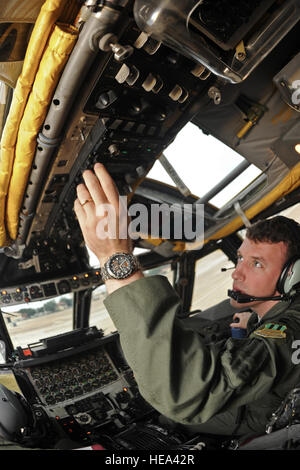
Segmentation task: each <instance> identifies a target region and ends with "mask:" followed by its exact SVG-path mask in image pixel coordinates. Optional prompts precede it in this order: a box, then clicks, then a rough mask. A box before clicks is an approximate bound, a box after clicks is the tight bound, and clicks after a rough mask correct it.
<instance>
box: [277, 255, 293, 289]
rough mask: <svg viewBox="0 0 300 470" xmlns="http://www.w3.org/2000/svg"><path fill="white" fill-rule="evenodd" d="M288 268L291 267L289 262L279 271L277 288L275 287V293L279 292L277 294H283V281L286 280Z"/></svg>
mask: <svg viewBox="0 0 300 470" xmlns="http://www.w3.org/2000/svg"><path fill="white" fill-rule="evenodd" d="M290 266H291V260H289V261H288V262H287V263H285V265H284V266H283V268H282V271H281V274H280V276H279V279H278V281H277V286H276V288H277V291H278V292H279V294H285V292H284V284H285V280H286V277H287V274H288V272H289V269H290Z"/></svg>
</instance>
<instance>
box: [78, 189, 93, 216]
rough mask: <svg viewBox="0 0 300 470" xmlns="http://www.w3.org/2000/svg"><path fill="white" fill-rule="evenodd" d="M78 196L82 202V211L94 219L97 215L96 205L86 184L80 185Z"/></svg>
mask: <svg viewBox="0 0 300 470" xmlns="http://www.w3.org/2000/svg"><path fill="white" fill-rule="evenodd" d="M77 196H78V199H79V202H80V205H81V207H82V209H83V210H84V211H85V213H86V215H87V216H89V217H93V216H94V214H95V203H94V200H93V198H92V197H91V194H90V192H89V191H88V189H87V188H86V186H85V185H84V184H79V185H78V186H77Z"/></svg>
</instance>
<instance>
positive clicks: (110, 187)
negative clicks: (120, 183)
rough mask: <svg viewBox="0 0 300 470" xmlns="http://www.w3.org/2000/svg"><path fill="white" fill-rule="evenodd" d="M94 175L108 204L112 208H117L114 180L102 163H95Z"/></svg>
mask: <svg viewBox="0 0 300 470" xmlns="http://www.w3.org/2000/svg"><path fill="white" fill-rule="evenodd" d="M94 171H95V174H96V176H97V178H98V180H99V182H100V185H101V187H102V188H103V191H104V193H105V195H106V197H107V200H108V202H110V203H111V204H112V205H113V206H115V207H118V205H119V192H118V189H117V187H116V185H115V182H114V180H113V179H112V177H111V176H110V174H109V173H108V171H107V170H106V168H105V166H104V165H102V163H96V165H95V166H94Z"/></svg>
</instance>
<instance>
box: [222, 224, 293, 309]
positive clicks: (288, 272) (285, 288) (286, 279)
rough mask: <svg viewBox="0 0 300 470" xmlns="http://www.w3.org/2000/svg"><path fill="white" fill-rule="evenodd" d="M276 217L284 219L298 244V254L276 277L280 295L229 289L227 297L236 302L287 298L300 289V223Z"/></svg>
mask: <svg viewBox="0 0 300 470" xmlns="http://www.w3.org/2000/svg"><path fill="white" fill-rule="evenodd" d="M278 217H282V218H283V219H284V220H285V223H286V224H287V225H288V226H289V228H290V230H291V232H292V233H293V234H294V236H295V240H296V243H298V244H299V254H298V255H294V256H292V257H291V258H290V259H289V260H288V261H287V262H286V263H285V264H284V266H283V268H282V271H281V274H280V276H279V278H278V281H277V284H276V290H277V291H278V292H279V294H280V295H277V296H274V297H254V296H250V295H247V294H241V293H239V292H235V291H232V290H229V291H228V295H229V297H231V298H233V299H234V300H236V301H237V302H238V303H247V302H254V301H255V300H289V299H291V298H292V297H293V295H295V294H296V292H297V288H298V290H300V225H299V224H297V223H296V222H295V221H294V220H292V219H288V218H287V217H283V216H278Z"/></svg>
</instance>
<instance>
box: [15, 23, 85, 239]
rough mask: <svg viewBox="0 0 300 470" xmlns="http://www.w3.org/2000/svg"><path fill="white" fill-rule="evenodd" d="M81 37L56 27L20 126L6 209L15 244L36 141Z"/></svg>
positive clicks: (73, 29) (61, 27)
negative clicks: (78, 38)
mask: <svg viewBox="0 0 300 470" xmlns="http://www.w3.org/2000/svg"><path fill="white" fill-rule="evenodd" d="M77 35H78V31H77V29H76V28H73V27H71V26H68V25H56V26H55V28H54V30H53V33H52V35H51V37H50V40H49V44H48V45H47V47H46V50H45V52H44V55H43V57H42V60H41V62H40V66H39V69H38V72H37V74H36V78H35V82H34V84H33V87H32V92H31V93H30V96H29V98H28V102H27V105H26V108H25V111H24V115H23V118H22V121H21V123H20V128H19V135H18V139H17V145H16V150H15V160H14V166H13V170H12V175H11V180H10V185H9V189H8V196H7V208H6V212H7V214H6V222H7V231H8V233H9V236H10V238H11V239H12V240H15V239H16V236H17V230H18V225H19V212H20V209H21V205H22V201H23V197H24V193H25V189H26V186H27V184H28V176H29V174H30V170H31V166H32V161H33V157H34V155H35V150H36V145H37V144H36V137H37V134H38V132H39V130H40V128H41V126H42V124H43V122H44V120H45V117H46V114H47V110H48V106H49V103H50V101H51V98H52V96H53V93H54V91H55V88H56V85H57V83H58V80H59V77H60V75H61V72H62V70H63V69H64V67H65V64H66V62H67V60H68V58H69V55H70V53H71V51H72V49H73V47H74V44H75V42H76V39H77Z"/></svg>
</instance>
